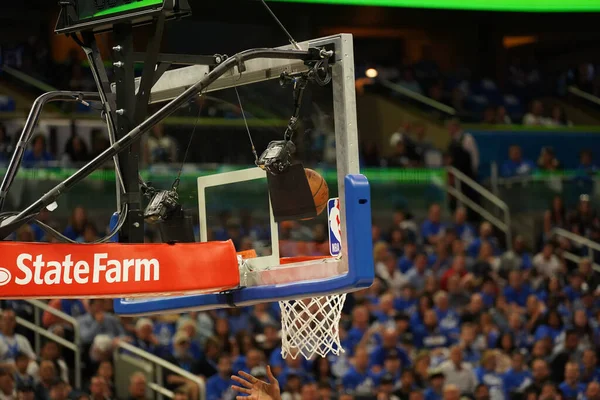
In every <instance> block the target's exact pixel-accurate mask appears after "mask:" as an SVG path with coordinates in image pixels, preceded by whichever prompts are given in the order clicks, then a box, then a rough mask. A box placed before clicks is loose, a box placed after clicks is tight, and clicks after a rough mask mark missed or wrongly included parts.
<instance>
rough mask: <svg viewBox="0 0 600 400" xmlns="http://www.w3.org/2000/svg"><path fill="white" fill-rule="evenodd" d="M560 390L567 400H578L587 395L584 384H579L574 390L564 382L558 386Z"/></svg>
mask: <svg viewBox="0 0 600 400" xmlns="http://www.w3.org/2000/svg"><path fill="white" fill-rule="evenodd" d="M558 388H559V389H560V391H561V392H562V394H563V396H565V398H566V399H567V400H571V399H577V398H578V397H579V396H583V395H584V394H585V385H584V384H583V383H578V384H576V385H575V387H574V388H573V387H571V386H569V385H568V384H567V382H563V383H561V384H560V385H558Z"/></svg>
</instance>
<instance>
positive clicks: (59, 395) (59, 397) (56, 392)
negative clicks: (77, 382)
mask: <svg viewBox="0 0 600 400" xmlns="http://www.w3.org/2000/svg"><path fill="white" fill-rule="evenodd" d="M69 390H70V389H69V385H67V383H66V382H65V381H63V380H62V379H60V378H57V379H55V380H54V382H52V384H51V385H50V400H67V396H68V395H69Z"/></svg>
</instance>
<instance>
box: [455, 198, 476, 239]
mask: <svg viewBox="0 0 600 400" xmlns="http://www.w3.org/2000/svg"><path fill="white" fill-rule="evenodd" d="M452 227H453V228H454V230H455V231H456V236H457V237H458V238H459V239H460V240H462V241H463V242H464V243H466V244H467V245H469V244H470V243H471V242H472V241H473V240H474V239H475V229H474V228H473V226H472V225H471V224H470V223H468V222H467V209H466V208H464V207H457V208H456V210H455V211H454V224H453V226H452Z"/></svg>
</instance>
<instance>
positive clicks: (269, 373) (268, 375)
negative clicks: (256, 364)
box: [267, 365, 278, 384]
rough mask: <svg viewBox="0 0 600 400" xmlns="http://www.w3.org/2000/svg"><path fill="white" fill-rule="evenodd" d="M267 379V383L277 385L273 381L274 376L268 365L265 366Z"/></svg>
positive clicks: (275, 380) (274, 380) (275, 381)
mask: <svg viewBox="0 0 600 400" xmlns="http://www.w3.org/2000/svg"><path fill="white" fill-rule="evenodd" d="M267 378H269V382H271V383H272V384H275V383H278V382H277V379H275V376H274V375H273V372H272V371H271V366H270V365H267Z"/></svg>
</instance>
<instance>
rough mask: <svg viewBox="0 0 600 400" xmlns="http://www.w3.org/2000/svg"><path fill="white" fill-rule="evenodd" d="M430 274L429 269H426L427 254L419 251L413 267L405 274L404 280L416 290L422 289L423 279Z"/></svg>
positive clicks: (423, 285)
mask: <svg viewBox="0 0 600 400" xmlns="http://www.w3.org/2000/svg"><path fill="white" fill-rule="evenodd" d="M430 275H431V271H428V270H427V256H426V255H425V254H424V253H420V254H418V255H417V256H416V257H415V265H414V267H413V268H412V269H411V270H410V271H408V273H407V274H406V280H407V281H408V284H409V285H411V286H412V287H414V288H415V289H416V290H417V291H422V290H423V288H424V287H425V280H426V279H427V277H428V276H430Z"/></svg>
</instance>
